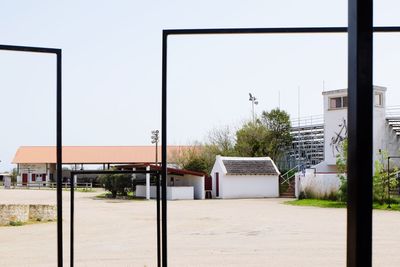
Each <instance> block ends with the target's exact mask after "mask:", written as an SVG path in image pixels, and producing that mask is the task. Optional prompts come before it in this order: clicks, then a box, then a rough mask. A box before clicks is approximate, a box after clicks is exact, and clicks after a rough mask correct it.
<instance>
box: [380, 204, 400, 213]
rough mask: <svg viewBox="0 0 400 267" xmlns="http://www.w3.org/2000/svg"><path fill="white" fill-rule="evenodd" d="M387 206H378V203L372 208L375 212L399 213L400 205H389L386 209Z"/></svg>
mask: <svg viewBox="0 0 400 267" xmlns="http://www.w3.org/2000/svg"><path fill="white" fill-rule="evenodd" d="M388 206H389V205H388V204H379V203H374V205H373V207H374V209H376V210H393V211H400V205H399V204H397V203H396V204H390V208H388Z"/></svg>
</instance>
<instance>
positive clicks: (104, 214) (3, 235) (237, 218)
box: [0, 190, 400, 267]
mask: <svg viewBox="0 0 400 267" xmlns="http://www.w3.org/2000/svg"><path fill="white" fill-rule="evenodd" d="M55 194H56V193H55V191H50V190H40V191H39V190H0V203H47V204H51V203H54V204H55ZM96 194H98V193H76V227H75V231H76V237H75V240H76V249H75V251H76V262H75V266H118V267H121V266H156V232H155V231H156V224H155V207H156V205H155V204H156V203H155V201H144V200H143V201H140V200H139V201H121V200H116V201H112V200H99V199H95V198H94V196H95V195H96ZM63 199H64V210H63V213H64V222H63V225H64V230H65V232H64V251H65V253H64V257H65V258H64V262H65V266H69V240H68V239H69V229H68V227H69V192H63ZM282 201H283V200H282V199H243V200H197V201H196V200H194V201H171V202H168V218H169V219H168V223H169V225H168V237H169V239H168V243H169V247H168V249H169V254H168V261H169V266H173V267H175V266H307V267H310V266H324V267H328V266H335V267H336V266H345V256H346V255H345V253H346V241H345V240H346V236H345V235H346V224H345V221H346V210H345V209H324V208H313V207H296V206H289V205H283V204H281V203H282ZM399 222H400V212H390V211H374V255H373V256H374V266H385V267H389V266H400V231H399V230H398V225H399ZM0 244H1V246H0V266H9V267H11V266H41V267H43V266H52V267H53V266H56V223H45V224H34V225H25V226H20V227H0Z"/></svg>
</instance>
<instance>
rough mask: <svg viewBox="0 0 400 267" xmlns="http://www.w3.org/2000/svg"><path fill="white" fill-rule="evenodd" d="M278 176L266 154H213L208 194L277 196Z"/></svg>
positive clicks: (247, 196)
mask: <svg viewBox="0 0 400 267" xmlns="http://www.w3.org/2000/svg"><path fill="white" fill-rule="evenodd" d="M279 175H280V172H279V170H278V168H277V167H276V165H275V163H274V162H273V160H272V159H271V158H269V157H257V158H256V157H222V156H217V157H216V160H215V163H214V167H213V169H212V171H211V176H212V197H213V198H262V197H279Z"/></svg>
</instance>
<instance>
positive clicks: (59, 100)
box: [0, 45, 63, 267]
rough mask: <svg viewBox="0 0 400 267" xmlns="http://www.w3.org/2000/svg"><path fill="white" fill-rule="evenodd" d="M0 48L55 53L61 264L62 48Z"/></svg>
mask: <svg viewBox="0 0 400 267" xmlns="http://www.w3.org/2000/svg"><path fill="white" fill-rule="evenodd" d="M0 50H3V51H14V52H29V53H42V54H55V55H56V57H57V63H56V64H57V66H56V68H57V72H56V73H57V74H56V75H57V84H56V86H57V89H56V91H57V96H56V98H57V99H56V103H57V108H56V113H57V115H56V121H57V122H56V124H57V126H56V136H57V137H56V138H57V144H56V146H57V148H56V153H57V164H56V166H57V262H58V266H59V267H62V266H63V236H62V166H61V165H62V164H61V163H62V82H61V78H62V71H61V66H62V64H61V59H62V50H61V49H58V48H46V47H31V46H14V45H0Z"/></svg>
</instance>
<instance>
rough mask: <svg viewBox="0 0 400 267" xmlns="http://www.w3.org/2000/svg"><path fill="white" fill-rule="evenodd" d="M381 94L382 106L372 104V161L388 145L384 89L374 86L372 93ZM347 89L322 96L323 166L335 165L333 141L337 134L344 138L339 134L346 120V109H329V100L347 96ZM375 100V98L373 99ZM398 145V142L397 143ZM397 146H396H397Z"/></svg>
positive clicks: (343, 135)
mask: <svg viewBox="0 0 400 267" xmlns="http://www.w3.org/2000/svg"><path fill="white" fill-rule="evenodd" d="M378 92H379V93H382V94H383V105H382V106H378V105H376V103H375V102H374V109H373V160H374V161H375V160H376V159H380V158H379V150H380V149H386V148H387V147H388V146H389V145H388V144H387V142H388V138H389V136H388V134H389V132H388V131H387V130H385V129H386V128H387V127H386V95H385V92H386V88H385V87H379V86H374V93H378ZM347 95H348V94H347V89H340V90H333V91H326V92H323V96H324V131H325V141H324V142H325V144H324V145H325V164H327V165H336V157H337V155H338V154H339V152H338V151H337V149H336V147H335V142H334V140H335V139H336V138H337V135H338V134H341V135H342V137H345V133H344V131H342V132H341V133H340V129H341V127H342V125H343V123H344V122H345V123H346V125H347V123H348V119H347V108H340V109H331V108H330V106H329V101H330V98H334V97H343V96H347ZM374 100H375V98H374ZM397 143H398V141H397ZM397 146H398V144H397Z"/></svg>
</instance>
